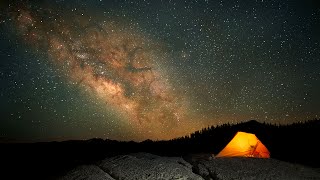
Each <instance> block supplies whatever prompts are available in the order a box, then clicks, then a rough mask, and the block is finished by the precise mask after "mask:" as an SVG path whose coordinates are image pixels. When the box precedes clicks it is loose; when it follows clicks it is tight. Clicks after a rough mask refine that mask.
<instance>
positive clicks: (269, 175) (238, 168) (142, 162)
mask: <svg viewBox="0 0 320 180" xmlns="http://www.w3.org/2000/svg"><path fill="white" fill-rule="evenodd" d="M208 157H209V158H208ZM210 157H211V156H210V155H201V156H199V155H198V156H197V155H192V156H191V157H189V158H186V157H184V158H185V159H186V160H187V161H188V162H187V161H185V160H184V159H183V158H181V157H162V156H157V155H153V154H149V153H134V154H128V155H120V156H115V157H110V158H106V159H104V160H101V161H100V162H97V163H96V164H95V165H83V166H79V167H77V168H75V169H74V170H72V171H70V172H68V173H67V174H66V175H65V176H63V177H62V178H60V180H160V179H161V180H169V179H170V180H172V179H179V180H203V179H204V180H210V179H211V180H231V179H232V180H254V179H264V180H305V179H310V180H311V179H312V180H314V179H320V172H319V169H314V168H310V167H306V166H302V165H299V164H292V163H287V162H283V161H279V160H276V159H272V158H271V159H256V158H212V157H211V158H210Z"/></svg>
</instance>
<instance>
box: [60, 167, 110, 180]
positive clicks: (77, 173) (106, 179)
mask: <svg viewBox="0 0 320 180" xmlns="http://www.w3.org/2000/svg"><path fill="white" fill-rule="evenodd" d="M59 180H114V179H113V178H112V177H111V176H110V175H109V174H107V173H105V172H104V171H103V170H102V169H100V168H99V167H98V166H95V165H83V166H79V167H77V168H75V169H73V170H72V171H70V172H69V173H67V174H66V175H65V176H63V177H61V178H59Z"/></svg>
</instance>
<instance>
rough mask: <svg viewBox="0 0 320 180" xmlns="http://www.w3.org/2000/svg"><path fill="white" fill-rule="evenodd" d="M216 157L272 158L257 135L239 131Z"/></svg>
mask: <svg viewBox="0 0 320 180" xmlns="http://www.w3.org/2000/svg"><path fill="white" fill-rule="evenodd" d="M215 157H255V158H270V152H269V151H268V149H267V147H266V146H265V145H263V144H262V142H261V141H260V140H259V139H258V138H257V137H256V135H254V134H251V133H246V132H241V131H239V132H237V134H236V135H235V136H234V137H233V139H232V140H231V141H230V142H229V143H228V144H227V146H226V147H225V148H223V149H222V150H221V151H220V152H219V153H218V154H217V155H216V156H215Z"/></svg>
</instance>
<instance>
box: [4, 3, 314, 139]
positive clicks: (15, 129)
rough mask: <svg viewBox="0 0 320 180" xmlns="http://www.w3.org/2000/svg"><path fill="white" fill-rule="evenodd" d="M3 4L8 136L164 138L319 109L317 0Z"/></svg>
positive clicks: (301, 116) (310, 114)
mask: <svg viewBox="0 0 320 180" xmlns="http://www.w3.org/2000/svg"><path fill="white" fill-rule="evenodd" d="M0 7H1V13H0V84H1V86H0V115H1V118H0V119H1V120H0V140H1V139H9V140H17V141H28V142H29V141H32V142H33V141H54V140H57V141H60V140H69V139H89V138H95V137H97V138H103V139H105V138H108V139H116V140H128V141H129V140H134V141H142V140H145V139H153V140H162V139H171V138H176V137H179V136H184V135H187V134H189V133H191V132H193V131H195V130H199V129H201V128H204V127H208V126H211V125H221V124H224V123H230V124H232V123H238V122H243V121H247V120H251V119H255V120H257V121H259V122H267V123H272V124H288V123H289V124H290V123H293V122H299V121H306V120H310V119H314V118H319V116H320V6H319V2H317V1H316V0H314V1H312V0H307V1H305V0H272V1H269V0H225V1H223V0H221V1H218V0H197V1H179V0H171V1H169V0H168V1H164V0H163V1H160V0H157V1H156V0H154V1H151V0H150V1H147V0H145V1H141V0H127V1H124V0H123V1H121V0H118V1H116V0H90V1H89V0H88V1H84V0H74V1H63V0H56V1H51V0H41V1H37V2H36V1H31V2H29V1H10V3H9V2H3V1H2V2H1V3H0Z"/></svg>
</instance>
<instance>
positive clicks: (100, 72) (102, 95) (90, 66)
mask: <svg viewBox="0 0 320 180" xmlns="http://www.w3.org/2000/svg"><path fill="white" fill-rule="evenodd" d="M45 11H49V10H48V9H46V10H45ZM11 14H12V17H13V19H14V20H15V23H16V26H17V27H18V32H19V33H20V34H21V35H22V37H23V39H24V40H25V41H26V42H27V43H30V45H32V46H33V47H34V48H38V49H41V50H39V51H43V52H46V53H47V54H48V57H49V59H50V60H51V61H53V62H54V65H55V68H57V69H59V70H60V69H61V70H60V71H62V72H63V74H64V75H65V77H66V78H67V79H68V80H70V82H71V83H72V84H78V85H79V86H81V87H82V88H83V90H85V91H86V92H87V93H90V94H93V95H94V96H97V97H98V98H99V99H100V100H101V101H103V102H104V103H105V104H106V107H105V108H113V109H115V110H116V111H117V114H120V115H121V116H122V118H123V120H125V121H128V124H129V125H130V127H131V128H132V129H133V130H134V131H137V134H142V135H143V136H145V137H149V138H152V139H155V138H157V137H159V134H161V133H165V134H163V135H162V136H161V137H162V138H173V137H175V136H177V134H179V135H184V134H186V133H187V132H188V130H189V129H188V128H186V127H185V123H186V118H185V114H186V108H187V103H186V98H185V97H183V96H182V95H181V94H179V93H178V92H177V91H175V88H173V86H172V85H171V83H170V79H169V77H168V75H166V74H165V73H164V72H163V70H162V67H161V62H163V61H165V60H164V59H163V58H161V53H163V52H161V49H160V50H159V48H160V47H161V45H160V44H159V43H157V42H154V40H152V39H151V38H148V37H146V36H145V35H143V34H141V33H139V32H137V31H135V30H134V29H132V28H128V27H126V24H125V23H122V22H115V21H112V20H108V21H104V22H102V23H101V22H96V21H95V20H93V19H91V18H90V19H87V20H82V21H78V22H77V21H76V22H71V21H69V20H65V18H63V17H55V20H54V22H52V23H50V22H43V21H42V20H41V19H42V17H41V13H39V14H40V15H39V14H35V13H31V11H30V10H28V9H25V8H20V7H19V8H17V9H14V11H12V12H11ZM73 18H75V19H79V18H81V17H78V16H74V17H73ZM48 30H49V31H48ZM44 47H45V48H44ZM178 129H183V130H182V131H181V130H178ZM168 132H170V134H167V133H168ZM181 132H183V133H184V134H183V133H181Z"/></svg>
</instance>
